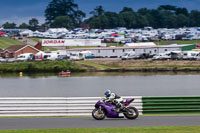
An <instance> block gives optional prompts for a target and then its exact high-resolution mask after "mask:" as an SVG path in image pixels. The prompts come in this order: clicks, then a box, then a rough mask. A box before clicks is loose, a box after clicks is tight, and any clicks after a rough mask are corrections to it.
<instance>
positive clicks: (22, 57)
mask: <svg viewBox="0 0 200 133" xmlns="http://www.w3.org/2000/svg"><path fill="white" fill-rule="evenodd" d="M33 59H34V54H33V53H25V54H20V55H18V58H17V61H32V60H33Z"/></svg>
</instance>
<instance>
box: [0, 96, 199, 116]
mask: <svg viewBox="0 0 200 133" xmlns="http://www.w3.org/2000/svg"><path fill="white" fill-rule="evenodd" d="M123 98H134V99H135V100H134V101H133V103H131V106H134V107H136V108H137V109H138V110H139V113H140V115H141V114H170V113H176V114H177V113H200V97H141V96H129V97H123ZM100 99H101V98H100V97H3V98H0V117H10V116H91V112H92V110H93V109H94V105H95V103H96V102H97V101H98V100H100Z"/></svg>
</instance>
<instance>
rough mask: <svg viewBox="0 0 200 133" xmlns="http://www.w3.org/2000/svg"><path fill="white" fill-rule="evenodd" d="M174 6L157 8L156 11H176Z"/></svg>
mask: <svg viewBox="0 0 200 133" xmlns="http://www.w3.org/2000/svg"><path fill="white" fill-rule="evenodd" d="M176 9H177V8H176V6H172V5H161V6H159V7H158V10H163V11H176Z"/></svg>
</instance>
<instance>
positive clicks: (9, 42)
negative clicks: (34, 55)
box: [0, 37, 24, 49]
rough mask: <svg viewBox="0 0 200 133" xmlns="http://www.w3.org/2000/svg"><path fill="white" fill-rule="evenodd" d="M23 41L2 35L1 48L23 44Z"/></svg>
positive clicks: (0, 39) (0, 38)
mask: <svg viewBox="0 0 200 133" xmlns="http://www.w3.org/2000/svg"><path fill="white" fill-rule="evenodd" d="M23 44H24V43H23V42H19V41H17V40H14V39H11V38H9V37H0V48H2V49H5V48H7V47H9V46H12V45H23Z"/></svg>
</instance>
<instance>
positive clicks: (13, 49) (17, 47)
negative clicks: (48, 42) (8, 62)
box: [4, 45, 40, 53]
mask: <svg viewBox="0 0 200 133" xmlns="http://www.w3.org/2000/svg"><path fill="white" fill-rule="evenodd" d="M28 46H29V47H31V48H33V49H35V50H36V51H38V52H39V51H40V50H38V49H36V48H35V47H32V46H30V45H13V46H10V47H8V48H6V49H5V50H4V52H6V51H8V52H9V53H15V52H18V51H20V50H21V49H24V48H26V47H28Z"/></svg>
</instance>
